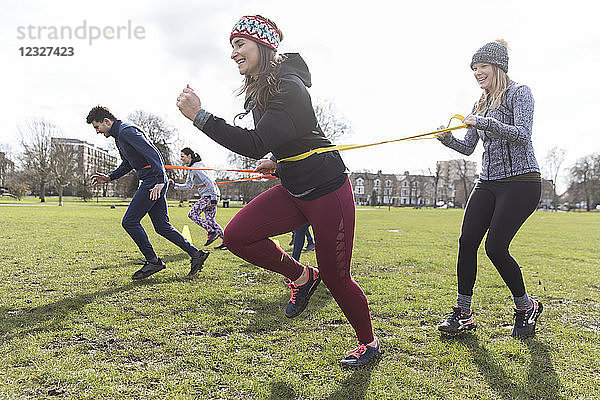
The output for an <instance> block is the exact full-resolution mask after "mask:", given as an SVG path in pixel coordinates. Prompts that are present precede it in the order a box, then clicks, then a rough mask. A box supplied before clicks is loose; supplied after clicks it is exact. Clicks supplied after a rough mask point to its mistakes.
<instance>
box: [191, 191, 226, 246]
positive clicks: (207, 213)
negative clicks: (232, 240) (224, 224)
mask: <svg viewBox="0 0 600 400" xmlns="http://www.w3.org/2000/svg"><path fill="white" fill-rule="evenodd" d="M209 206H210V197H209V196H204V197H201V198H200V200H198V201H197V202H196V204H194V206H193V207H192V209H191V210H190V212H189V213H188V217H190V219H191V220H192V221H194V222H195V223H197V224H198V225H200V226H201V227H202V228H204V229H205V230H206V232H207V233H208V234H211V233H213V232H215V231H216V232H217V234H218V235H219V237H220V238H222V237H223V228H221V226H220V225H219V224H217V221H215V215H217V205H216V204H215V205H214V207H209ZM202 213H204V218H202Z"/></svg>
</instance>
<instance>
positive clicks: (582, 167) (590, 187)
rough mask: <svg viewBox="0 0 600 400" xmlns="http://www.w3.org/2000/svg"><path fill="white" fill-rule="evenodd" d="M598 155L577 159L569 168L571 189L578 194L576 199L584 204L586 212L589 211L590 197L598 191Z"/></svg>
mask: <svg viewBox="0 0 600 400" xmlns="http://www.w3.org/2000/svg"><path fill="white" fill-rule="evenodd" d="M599 162H600V156H599V155H588V156H585V157H582V158H580V159H578V160H577V161H576V162H575V165H573V166H572V167H571V176H570V178H571V188H572V190H577V191H578V192H579V196H577V197H578V199H579V200H583V201H584V202H585V203H586V210H587V211H590V209H591V206H592V196H593V194H594V193H595V192H597V191H598V188H597V186H598V175H597V172H598V169H600V167H599V166H598V165H596V164H598V163H599Z"/></svg>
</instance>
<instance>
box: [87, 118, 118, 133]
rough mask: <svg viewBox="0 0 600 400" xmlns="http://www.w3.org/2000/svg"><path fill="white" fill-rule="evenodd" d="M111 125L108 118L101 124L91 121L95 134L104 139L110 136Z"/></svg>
mask: <svg viewBox="0 0 600 400" xmlns="http://www.w3.org/2000/svg"><path fill="white" fill-rule="evenodd" d="M112 124H113V122H112V121H111V120H110V119H108V118H104V119H103V120H102V122H98V121H92V126H93V127H94V129H95V130H96V133H101V134H103V135H104V137H109V136H110V128H111V127H112Z"/></svg>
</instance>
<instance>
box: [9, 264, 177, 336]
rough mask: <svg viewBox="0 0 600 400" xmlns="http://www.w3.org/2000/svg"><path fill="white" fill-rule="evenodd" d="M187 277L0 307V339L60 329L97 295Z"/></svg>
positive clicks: (103, 295)
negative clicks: (33, 304) (24, 306)
mask: <svg viewBox="0 0 600 400" xmlns="http://www.w3.org/2000/svg"><path fill="white" fill-rule="evenodd" d="M187 280H189V278H187V277H185V276H184V277H171V278H168V279H164V280H155V279H152V278H150V279H147V280H143V281H136V282H130V283H127V284H125V285H123V286H119V287H115V288H112V289H106V290H100V291H97V292H91V293H84V294H78V295H75V296H68V297H65V298H63V299H60V300H57V301H55V302H52V303H49V304H46V305H43V306H39V307H34V308H31V309H21V310H11V309H8V308H6V307H2V308H0V343H3V342H4V341H7V340H11V339H13V338H15V337H24V336H27V335H28V334H31V333H35V332H49V331H55V330H60V329H62V328H61V322H62V320H63V319H65V318H68V317H69V315H71V313H73V312H76V311H77V310H80V309H81V308H83V307H85V306H86V305H87V304H89V303H92V302H93V301H95V300H96V299H98V298H103V297H109V296H113V295H116V294H119V293H123V292H127V291H129V290H132V289H135V288H138V287H143V286H151V285H156V284H165V283H170V282H182V281H187Z"/></svg>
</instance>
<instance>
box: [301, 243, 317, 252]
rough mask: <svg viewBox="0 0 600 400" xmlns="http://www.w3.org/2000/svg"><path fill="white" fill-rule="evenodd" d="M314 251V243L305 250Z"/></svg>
mask: <svg viewBox="0 0 600 400" xmlns="http://www.w3.org/2000/svg"><path fill="white" fill-rule="evenodd" d="M314 249H315V244H314V243H309V244H307V245H306V247H305V248H304V251H313V250H314Z"/></svg>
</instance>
